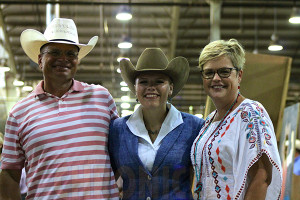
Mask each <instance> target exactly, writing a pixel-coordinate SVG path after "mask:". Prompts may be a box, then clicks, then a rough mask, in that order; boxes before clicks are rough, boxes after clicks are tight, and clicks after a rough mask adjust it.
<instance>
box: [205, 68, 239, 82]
mask: <svg viewBox="0 0 300 200" xmlns="http://www.w3.org/2000/svg"><path fill="white" fill-rule="evenodd" d="M221 69H230V73H229V75H228V76H221V75H220V74H219V70H221ZM232 70H236V71H237V72H238V71H240V70H239V68H237V67H222V68H219V69H217V70H213V72H214V74H213V76H212V77H211V78H205V77H204V75H203V72H204V70H201V71H200V72H201V76H202V78H204V79H213V78H214V77H215V75H216V73H217V74H218V76H219V77H220V78H228V77H229V76H230V75H231V72H232Z"/></svg>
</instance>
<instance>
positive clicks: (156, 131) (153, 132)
mask: <svg viewBox="0 0 300 200" xmlns="http://www.w3.org/2000/svg"><path fill="white" fill-rule="evenodd" d="M147 131H148V133H149V134H151V135H155V134H158V133H159V130H155V131H151V130H148V129H147Z"/></svg>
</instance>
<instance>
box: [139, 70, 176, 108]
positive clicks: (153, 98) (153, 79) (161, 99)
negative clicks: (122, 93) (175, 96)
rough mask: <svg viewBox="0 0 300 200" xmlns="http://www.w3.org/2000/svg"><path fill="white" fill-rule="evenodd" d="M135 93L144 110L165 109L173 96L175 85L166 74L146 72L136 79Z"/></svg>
mask: <svg viewBox="0 0 300 200" xmlns="http://www.w3.org/2000/svg"><path fill="white" fill-rule="evenodd" d="M135 91H136V96H137V98H138V100H139V102H140V103H141V105H142V106H143V108H146V109H155V108H165V107H166V103H167V100H168V97H169V96H171V95H172V92H173V84H172V83H171V81H170V78H169V77H168V76H167V75H165V74H162V73H157V72H144V73H141V74H139V75H138V76H137V78H136V79H135Z"/></svg>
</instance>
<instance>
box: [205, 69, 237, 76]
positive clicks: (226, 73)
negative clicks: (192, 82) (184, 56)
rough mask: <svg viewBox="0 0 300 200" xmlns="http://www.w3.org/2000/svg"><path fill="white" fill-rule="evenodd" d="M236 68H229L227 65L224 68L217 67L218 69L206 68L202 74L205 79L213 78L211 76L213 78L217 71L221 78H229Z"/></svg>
mask: <svg viewBox="0 0 300 200" xmlns="http://www.w3.org/2000/svg"><path fill="white" fill-rule="evenodd" d="M234 69H236V68H227V67H224V68H220V69H217V70H216V71H215V70H212V69H206V70H203V71H202V76H203V78H205V79H211V78H213V77H214V76H215V73H216V72H217V74H218V75H219V76H220V77H221V78H228V77H229V76H230V74H231V71H232V70H234Z"/></svg>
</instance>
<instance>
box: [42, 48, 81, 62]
mask: <svg viewBox="0 0 300 200" xmlns="http://www.w3.org/2000/svg"><path fill="white" fill-rule="evenodd" d="M58 52H59V55H54V54H55V53H58ZM70 52H73V53H74V55H68V53H70ZM40 54H49V55H51V56H53V57H54V58H59V57H61V56H62V55H65V56H66V57H67V58H68V59H72V60H74V59H77V58H78V54H79V52H76V51H72V50H67V51H65V52H64V53H63V51H62V50H59V49H53V50H46V51H43V52H41V53H40Z"/></svg>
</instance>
